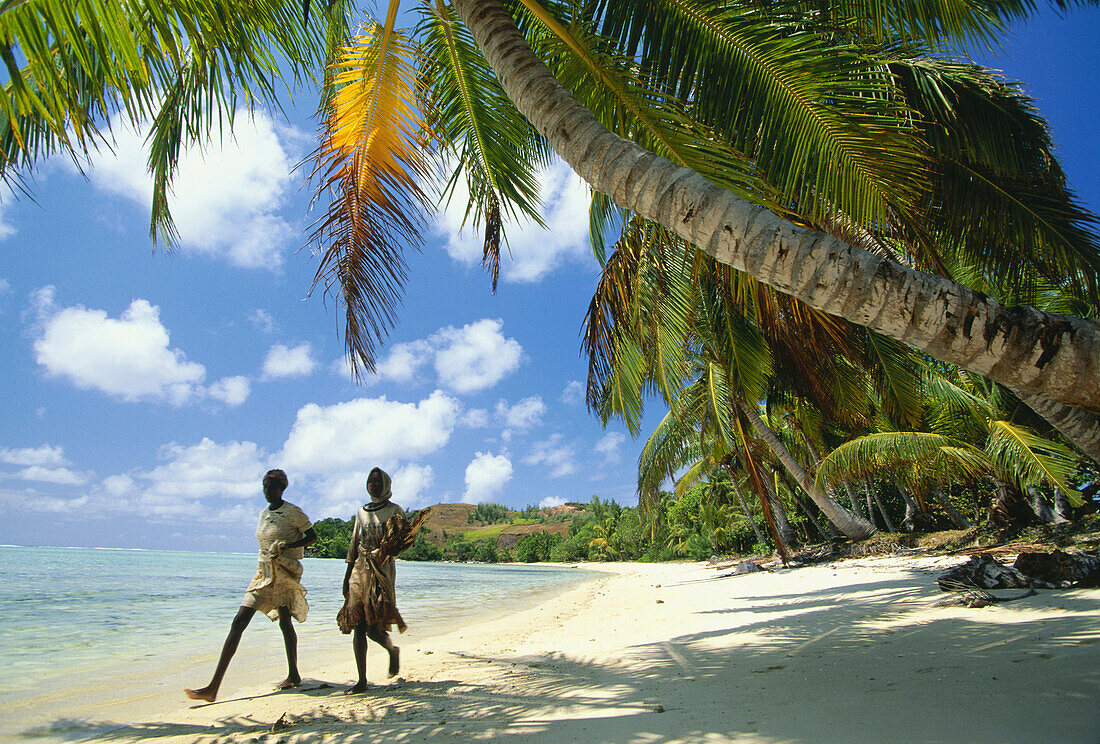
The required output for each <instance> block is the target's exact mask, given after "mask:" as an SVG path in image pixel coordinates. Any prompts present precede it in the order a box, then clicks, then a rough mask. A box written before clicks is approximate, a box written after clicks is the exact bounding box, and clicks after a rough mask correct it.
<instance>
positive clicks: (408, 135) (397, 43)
mask: <svg viewBox="0 0 1100 744" xmlns="http://www.w3.org/2000/svg"><path fill="white" fill-rule="evenodd" d="M395 15H396V5H395V6H393V7H391V14H390V16H389V17H388V18H387V22H386V25H385V26H383V25H381V24H378V23H369V24H367V25H365V26H364V27H363V29H362V33H361V34H360V35H359V36H358V37H357V38H356V39H355V43H354V44H352V45H349V46H347V47H344V48H343V49H342V50H341V53H340V55H339V58H338V59H337V60H336V62H335V63H334V64H333V65H332V67H331V69H330V73H329V74H330V81H329V86H330V87H331V88H332V91H333V92H332V94H331V97H330V99H329V106H328V109H327V112H326V118H325V130H324V134H323V139H322V143H321V145H320V146H319V147H318V149H317V151H316V152H315V154H314V160H315V169H314V175H313V177H314V179H315V180H316V181H317V183H318V192H319V193H326V192H329V191H331V192H332V194H333V196H332V199H331V201H330V203H329V206H328V209H327V211H326V214H325V215H324V216H323V217H322V218H320V219H319V220H318V221H317V223H316V224H315V226H314V232H313V235H312V240H313V242H314V243H315V244H316V245H317V246H318V248H319V250H320V251H321V262H320V266H319V267H318V269H317V274H316V276H315V278H314V285H315V286H316V285H317V284H319V283H323V284H324V287H325V292H326V294H327V293H328V292H329V291H331V290H332V289H333V288H334V287H339V299H340V301H341V302H342V303H343V304H344V307H345V312H344V320H345V343H346V349H347V353H348V356H349V357H350V361H351V364H352V368H353V370H354V371H355V373H356V375H357V376H358V375H359V374H361V370H362V369H366V370H367V371H373V370H374V349H375V344H376V343H381V342H382V340H383V338H384V335H385V333H386V332H387V331H388V328H389V327H390V325H392V323H393V317H394V314H395V312H396V308H397V305H398V303H399V301H400V296H401V292H402V287H403V283H404V280H405V271H406V269H405V261H404V256H403V254H402V249H403V247H404V246H405V245H408V246H415V247H419V242H420V234H421V231H420V229H419V228H420V225H421V224H422V223H423V220H424V217H423V215H424V212H425V211H426V210H427V208H428V200H427V198H426V197H425V195H424V193H423V192H422V191H421V189H420V186H419V183H420V182H421V181H422V180H423V179H425V178H427V175H428V166H427V157H426V153H425V143H424V142H423V141H422V140H421V139H420V138H419V133H420V131H421V130H422V128H423V126H424V124H423V121H422V120H421V118H420V112H419V109H418V107H417V97H416V90H417V89H416V70H415V66H414V65H415V64H416V62H417V60H418V56H417V51H416V48H415V47H414V46H413V45H411V44H409V43H408V41H407V40H406V39H405V38H404V37H403V36H402V35H401V34H400V33H399V32H398V31H396V30H395V29H394V28H393V21H394V17H395Z"/></svg>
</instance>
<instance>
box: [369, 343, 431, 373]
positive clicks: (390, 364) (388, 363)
mask: <svg viewBox="0 0 1100 744" xmlns="http://www.w3.org/2000/svg"><path fill="white" fill-rule="evenodd" d="M433 353H434V349H433V347H432V344H431V343H429V342H428V341H423V340H419V341H406V342H404V343H400V344H394V345H393V346H392V347H391V348H390V350H389V352H388V353H387V354H386V356H385V358H384V359H382V360H381V361H380V362H379V363H378V364H376V365H375V372H376V374H377V376H378V378H380V379H383V380H390V381H392V382H412V381H413V379H414V378H415V376H416V373H417V372H418V371H419V370H420V368H421V367H423V366H424V365H425V364H427V363H428V362H429V361H431V357H432V354H433Z"/></svg>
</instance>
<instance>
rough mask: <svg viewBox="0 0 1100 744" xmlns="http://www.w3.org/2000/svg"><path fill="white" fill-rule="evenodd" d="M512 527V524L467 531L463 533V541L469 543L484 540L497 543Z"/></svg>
mask: <svg viewBox="0 0 1100 744" xmlns="http://www.w3.org/2000/svg"><path fill="white" fill-rule="evenodd" d="M511 526H512V525H510V524H494V525H490V526H489V527H479V528H478V529H476V530H467V531H466V532H463V533H462V539H463V540H466V541H467V542H482V541H484V540H492V541H493V542H496V540H497V538H498V537H500V533H501V532H504V530H506V529H508V528H509V527H511Z"/></svg>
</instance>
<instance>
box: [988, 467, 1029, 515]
mask: <svg viewBox="0 0 1100 744" xmlns="http://www.w3.org/2000/svg"><path fill="white" fill-rule="evenodd" d="M993 482H994V484H995V485H996V487H997V497H996V498H995V499H993V503H992V504H990V505H989V521H990V522H995V523H999V524H1006V525H1011V524H1027V523H1029V522H1032V521H1034V515H1033V514H1032V513H1031V508H1030V507H1029V506H1028V505H1027V504H1025V503H1024V500H1023V498H1021V497H1020V493H1019V491H1017V490H1016V489H1015V488H1013V487H1012V486H1010V485H1009V484H1007V483H1005V482H1004V481H1002V480H1000V479H999V478H995V479H994V481H993Z"/></svg>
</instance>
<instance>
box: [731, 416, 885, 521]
mask: <svg viewBox="0 0 1100 744" xmlns="http://www.w3.org/2000/svg"><path fill="white" fill-rule="evenodd" d="M737 407H738V409H739V410H740V411H741V413H743V414H745V418H747V419H748V420H749V423H750V424H752V428H753V430H754V431H756V435H757V436H758V437H760V439H761V440H763V442H764V443H765V444H766V445H768V449H770V450H771V451H772V454H774V455H775V456H776V458H778V460H779V462H780V463H781V464H782V465H783V467H784V468H785V469H786V471H787V472H788V473H790V474H791V477H792V478H794V480H795V482H796V483H797V484H798V485H799V486H801V487H802V490H803V491H805V492H806V495H807V496H809V497H810V500H812V501H813V502H814V503H815V504H817V506H818V508H819V509H821V511H822V512H824V513H825V516H826V518H828V520H829V521H830V522H832V523H833V524H834V525H836V528H837V529H838V530H840V531H841V532H843V533H844V535H845V536H846V537H848V538H850V539H852V540H863V539H865V538H868V537H870V536H871V535H874V534H875V532H877V530H876V529H875V526H874V525H873V524H871V523H870V522H868V521H867V520H866V519H863V518H862V517H858V516H856V515H855V514H852V513H851V512H850V511H848V510H847V509H845V508H844V507H843V506H841V505H840V504H838V503H837V502H835V501H833V500H832V499H831V498H829V497H828V496H826V495H825V494H823V493H822V492H821V491H819V490H818V489H817V486H815V485H814V482H813V480H811V479H810V476H809V475H807V474H806V471H805V470H803V469H802V466H801V465H799V464H798V461H797V460H795V459H794V457H792V456H791V453H790V451H788V450H787V448H786V447H784V446H783V443H782V442H780V441H779V439H777V438H776V436H775V433H774V432H773V431H772V430H771V429H769V428H768V425H767V424H765V423H764V420H763V419H762V418H760V413H759V412H758V411H756V410H754V406H752V405H749V404H745V403H743V402H742V401H737Z"/></svg>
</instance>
